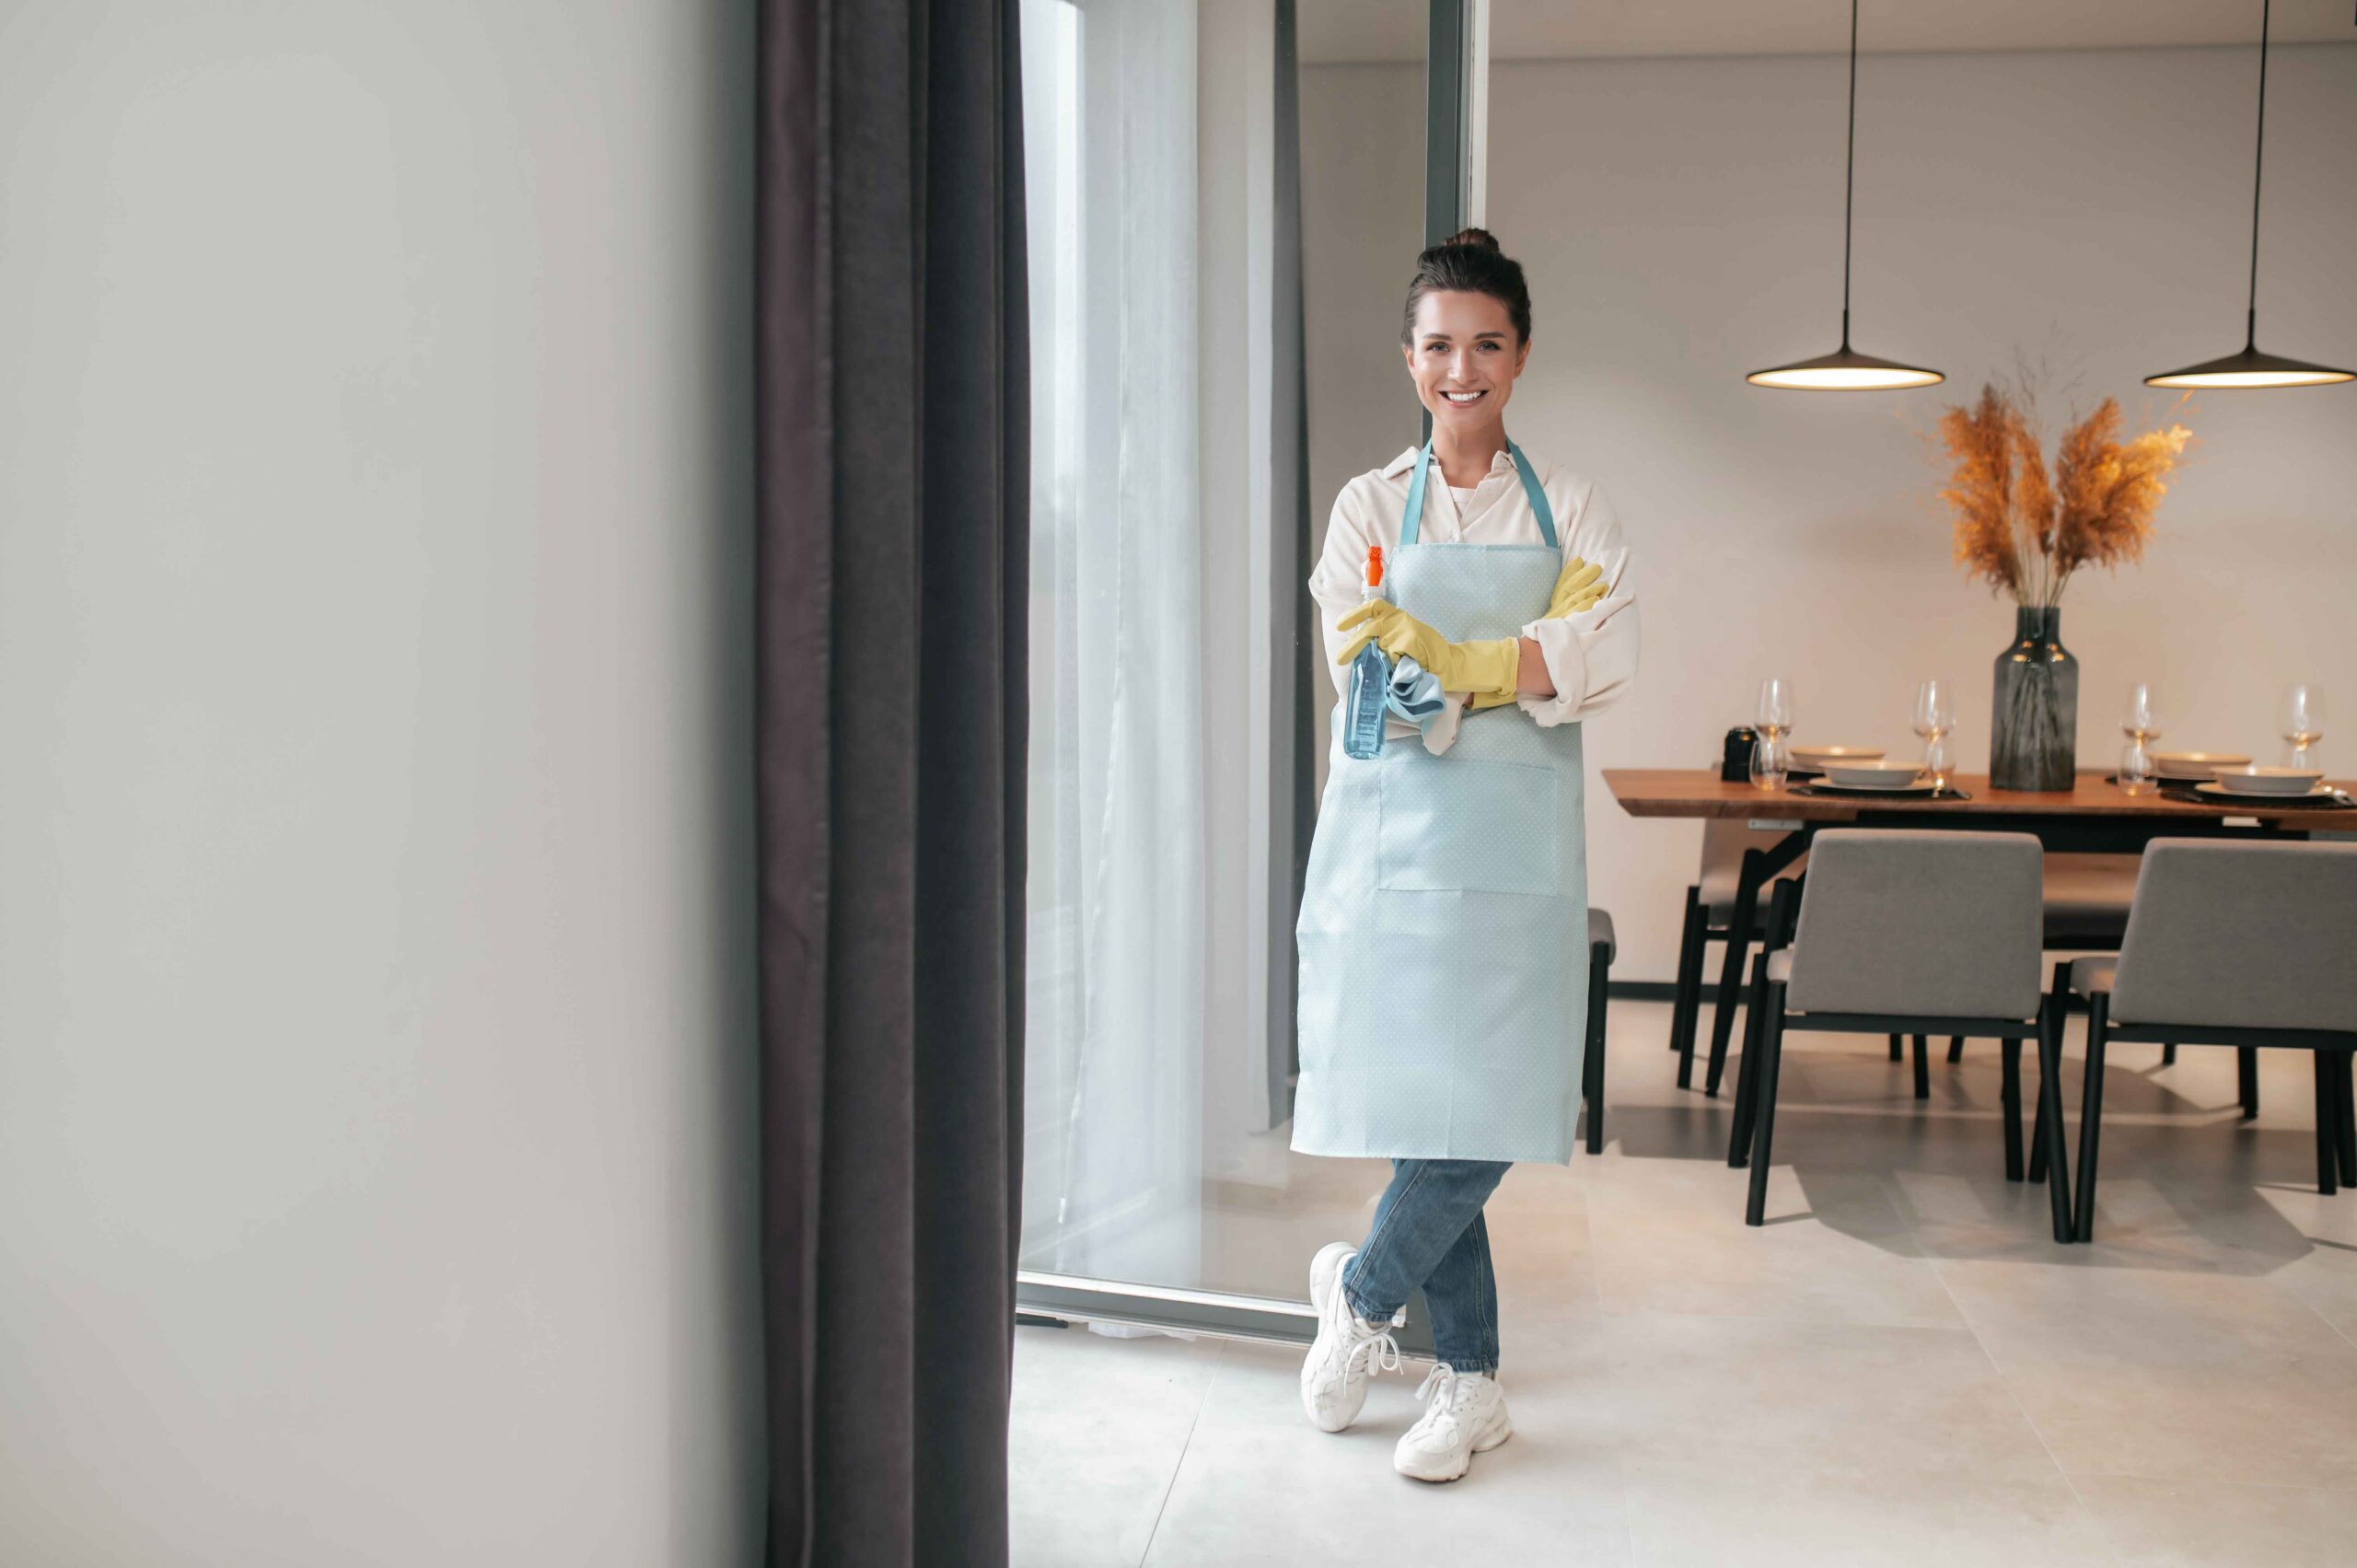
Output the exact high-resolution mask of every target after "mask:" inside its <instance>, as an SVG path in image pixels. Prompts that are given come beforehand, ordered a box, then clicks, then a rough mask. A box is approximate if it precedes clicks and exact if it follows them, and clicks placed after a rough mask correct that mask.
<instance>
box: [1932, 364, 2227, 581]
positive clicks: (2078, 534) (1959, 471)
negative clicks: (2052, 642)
mask: <svg viewBox="0 0 2357 1568" xmlns="http://www.w3.org/2000/svg"><path fill="white" fill-rule="evenodd" d="M2179 406H2180V407H2182V406H2184V405H2183V404H2182V403H2180V405H2179ZM2122 424H2123V421H2122V418H2121V415H2120V412H2119V402H2118V401H2117V400H2115V399H2112V398H2106V399H2105V400H2104V401H2102V403H2101V404H2100V405H2098V406H2097V407H2096V411H2095V412H2093V413H2091V414H2089V415H2087V417H2086V418H2084V419H2083V420H2081V421H2079V422H2078V423H2077V424H2073V426H2072V427H2071V428H2070V429H2069V430H2068V431H2066V432H2065V433H2064V434H2063V436H2062V440H2061V445H2060V446H2059V447H2057V449H2056V451H2055V455H2054V467H2053V470H2052V471H2051V473H2050V474H2049V470H2048V469H2047V466H2046V459H2045V455H2044V452H2043V446H2044V442H2043V440H2042V436H2041V432H2040V430H2039V426H2038V407H2037V402H2036V400H2035V397H2034V396H2033V395H2032V393H2031V392H2030V390H2029V389H2028V388H2027V387H2026V385H2024V386H2021V387H2014V388H2007V389H1999V388H1997V387H1994V386H1984V387H1982V388H1981V389H1980V401H1977V402H1974V403H1972V404H1969V405H1965V406H1956V407H1951V408H1949V409H1948V410H1947V412H1945V413H1943V414H1942V415H1941V416H1940V441H1941V444H1942V445H1943V446H1944V447H1945V448H1946V451H1947V455H1948V459H1949V461H1950V463H1951V464H1952V465H1953V466H1952V468H1951V470H1950V472H1949V475H1948V482H1947V484H1946V485H1945V487H1944V488H1943V489H1942V490H1941V491H1940V496H1941V498H1942V499H1943V500H1945V501H1946V502H1947V504H1948V505H1949V507H1950V509H1951V510H1952V511H1953V512H1954V513H1955V514H1956V564H1958V565H1960V566H1962V567H1963V568H1964V569H1965V574H1966V575H1967V576H1968V577H1970V578H1972V579H1973V580H1974V581H1977V582H1985V583H1987V584H1988V585H1989V587H1990V590H1991V592H1997V591H2000V590H2002V591H2003V592H2004V593H2006V594H2007V595H2009V596H2011V597H2012V598H2013V599H2014V601H2015V602H2016V603H2019V604H2024V605H2030V606H2035V607H2038V608H2040V609H2051V608H2053V607H2054V606H2056V605H2058V604H2060V603H2061V599H2062V589H2063V587H2064V585H2066V584H2067V583H2069V582H2070V580H2071V575H2072V574H2073V572H2076V571H2078V570H2079V569H2080V568H2081V567H2083V566H2102V567H2106V568H2110V567H2116V566H2118V565H2119V563H2121V562H2123V561H2126V562H2134V561H2137V560H2140V559H2142V556H2143V553H2144V544H2145V541H2146V540H2149V539H2151V538H2152V537H2153V522H2154V515H2155V514H2156V513H2157V512H2158V511H2159V510H2160V505H2161V500H2162V498H2163V497H2164V496H2165V495H2166V494H2168V488H2169V478H2170V476H2171V475H2172V474H2173V473H2175V472H2176V470H2177V464H2178V463H2179V462H2181V461H2182V460H2183V459H2184V457H2185V453H2186V450H2187V448H2188V447H2189V446H2190V445H2191V443H2192V440H2193V433H2192V432H2191V431H2189V430H2188V429H2187V428H2186V427H2185V426H2184V425H2182V424H2170V425H2165V426H2164V427H2162V428H2160V429H2158V430H2148V431H2146V432H2144V433H2143V434H2142V435H2141V436H2136V437H2134V438H2133V439H2132V440H2129V441H2126V442H2122V441H2121V440H2120V439H2119V433H2120V430H2121V427H2122Z"/></svg>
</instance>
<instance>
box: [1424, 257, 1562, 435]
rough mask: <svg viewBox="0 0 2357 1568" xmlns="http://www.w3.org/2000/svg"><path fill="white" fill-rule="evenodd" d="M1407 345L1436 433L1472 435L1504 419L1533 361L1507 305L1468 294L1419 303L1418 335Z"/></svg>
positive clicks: (1439, 295)
mask: <svg viewBox="0 0 2357 1568" xmlns="http://www.w3.org/2000/svg"><path fill="white" fill-rule="evenodd" d="M1403 346H1404V352H1405V353H1406V354H1407V356H1408V374H1409V375H1410V376H1411V377H1414V378H1415V382H1416V397H1417V400H1418V401H1421V402H1422V404H1423V405H1424V407H1425V408H1427V409H1429V410H1430V411H1431V412H1432V416H1433V426H1434V429H1439V430H1450V431H1455V432H1461V433H1464V434H1467V435H1470V434H1472V433H1474V432H1476V431H1480V430H1483V429H1486V428H1488V427H1489V426H1491V425H1494V424H1497V423H1498V422H1499V421H1500V420H1501V419H1503V418H1504V414H1505V406H1506V400H1507V399H1508V398H1511V397H1512V396H1514V378H1515V377H1517V376H1519V375H1521V374H1522V364H1523V361H1524V360H1526V359H1527V358H1529V357H1530V345H1529V344H1528V343H1524V342H1522V341H1521V339H1520V338H1519V337H1518V336H1517V335H1516V333H1515V330H1514V318H1513V317H1512V316H1509V315H1508V314H1507V313H1506V307H1505V301H1504V300H1502V299H1500V298H1498V297H1497V296H1494V295H1488V294H1476V293H1473V292H1471V291H1469V290H1464V289H1434V290H1433V291H1432V292H1431V293H1430V294H1427V295H1425V296H1423V298H1422V299H1420V300H1418V301H1417V302H1416V331H1415V335H1414V336H1413V337H1412V338H1411V339H1410V340H1409V342H1408V343H1406V344H1405V345H1403Z"/></svg>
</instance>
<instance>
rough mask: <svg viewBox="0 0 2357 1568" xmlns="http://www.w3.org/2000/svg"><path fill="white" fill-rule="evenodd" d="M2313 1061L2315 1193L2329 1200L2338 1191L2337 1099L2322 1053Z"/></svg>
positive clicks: (2338, 1104) (2338, 1097)
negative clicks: (2314, 1087) (2314, 1076)
mask: <svg viewBox="0 0 2357 1568" xmlns="http://www.w3.org/2000/svg"><path fill="white" fill-rule="evenodd" d="M2313 1054H2314V1055H2315V1057H2316V1191H2319V1192H2321V1193H2323V1194H2324V1195H2325V1196H2326V1197H2328V1198H2329V1197H2331V1196H2332V1195H2333V1194H2334V1193H2336V1192H2338V1191H2340V1129H2339V1128H2338V1127H2337V1126H2336V1125H2335V1124H2336V1123H2337V1122H2339V1121H2340V1095H2339V1094H2338V1093H2336V1092H2335V1091H2334V1089H2333V1086H2332V1067H2331V1066H2330V1065H2329V1064H2328V1063H2327V1062H2326V1060H2325V1053H2324V1052H2323V1051H2316V1052H2314V1053H2313Z"/></svg>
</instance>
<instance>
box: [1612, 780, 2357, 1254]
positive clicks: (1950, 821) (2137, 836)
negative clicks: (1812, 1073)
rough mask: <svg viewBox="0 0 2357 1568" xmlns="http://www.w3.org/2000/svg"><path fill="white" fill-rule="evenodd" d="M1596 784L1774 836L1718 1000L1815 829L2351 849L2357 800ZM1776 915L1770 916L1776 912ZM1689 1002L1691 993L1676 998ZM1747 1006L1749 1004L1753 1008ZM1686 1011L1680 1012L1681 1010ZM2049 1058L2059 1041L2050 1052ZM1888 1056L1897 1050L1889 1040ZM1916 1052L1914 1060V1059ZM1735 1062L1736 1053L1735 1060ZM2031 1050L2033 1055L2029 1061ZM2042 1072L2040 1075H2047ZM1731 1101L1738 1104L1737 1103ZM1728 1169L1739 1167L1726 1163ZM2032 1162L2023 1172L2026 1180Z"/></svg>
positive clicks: (2107, 845)
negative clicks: (1777, 885) (1763, 909)
mask: <svg viewBox="0 0 2357 1568" xmlns="http://www.w3.org/2000/svg"><path fill="white" fill-rule="evenodd" d="M1604 782H1605V785H1606V787H1607V788H1608V789H1610V790H1611V791H1612V796H1613V798H1614V799H1615V800H1617V801H1619V802H1620V809H1621V810H1623V811H1625V812H1627V813H1628V814H1629V815H1630V816H1631V817H1637V818H1660V817H1667V818H1692V819H1698V820H1705V821H1708V820H1735V821H1740V822H1743V823H1745V824H1747V826H1748V827H1750V828H1751V829H1752V830H1755V831H1767V832H1781V833H1782V835H1783V836H1782V837H1781V838H1778V839H1775V840H1773V841H1772V842H1770V843H1768V844H1767V845H1766V846H1764V847H1761V848H1756V849H1747V850H1746V851H1744V854H1743V862H1742V866H1741V870H1740V873H1739V875H1738V877H1737V878H1736V896H1735V906H1734V909H1733V912H1732V913H1731V916H1730V918H1729V920H1728V922H1727V943H1726V959H1725V963H1724V966H1723V968H1722V969H1721V970H1720V977H1719V985H1720V987H1721V990H1720V994H1721V995H1722V996H1734V995H1737V994H1740V987H1741V986H1742V984H1743V966H1744V959H1745V956H1746V951H1747V947H1748V946H1749V940H1750V937H1751V935H1752V934H1753V933H1754V931H1755V929H1756V926H1757V922H1758V920H1759V894H1760V890H1761V889H1762V888H1764V887H1765V886H1766V885H1767V884H1768V883H1769V882H1770V881H1771V879H1773V878H1774V877H1776V876H1777V875H1778V873H1780V872H1782V871H1783V870H1785V869H1786V868H1787V867H1789V866H1790V865H1793V863H1794V862H1795V861H1797V860H1798V859H1800V857H1801V856H1802V855H1804V854H1807V853H1808V847H1809V844H1810V842H1811V841H1812V840H1814V839H1815V838H1816V836H1817V834H1818V833H1819V832H1821V831H1823V830H1825V829H1827V828H1868V829H1874V828H1898V829H1917V830H1921V829H1925V828H1935V829H1942V830H1952V831H1964V832H2008V833H2030V834H2034V835H2036V837H2037V838H2038V842H2039V843H2040V844H2041V845H2042V846H2043V847H2044V848H2045V849H2047V850H2048V851H2049V852H2053V853H2058V854H2142V853H2143V849H2144V846H2145V845H2146V844H2148V843H2150V842H2152V841H2153V840H2154V839H2159V838H2227V839H2256V840H2262V841H2265V840H2275V841H2293V840H2302V839H2313V838H2320V837H2321V838H2341V837H2357V795H2352V794H2351V791H2350V789H2349V786H2348V785H2347V784H2333V783H2330V782H2328V784H2327V785H2326V786H2325V787H2326V789H2327V790H2328V792H2329V793H2328V794H2325V795H2319V796H2310V797H2305V798H2302V797H2293V798H2290V799H2285V800H2282V801H2274V800H2265V799H2253V798H2249V797H2239V796H2238V797H2236V798H2235V799H2233V800H2230V801H2229V800H2219V801H2215V802H2213V801H2211V800H2208V799H2203V798H2200V797H2198V796H2195V795H2194V794H2193V793H2192V791H2191V789H2190V788H2189V786H2188V785H2186V784H2183V783H2182V782H2178V783H2175V784H2165V785H2159V786H2156V785H2154V784H2147V785H2145V786H2144V787H2142V788H2141V789H2139V790H2137V791H2136V792H2134V793H2132V794H2131V792H2130V791H2129V790H2128V789H2126V788H2124V787H2123V786H2121V785H2120V784H2119V783H2118V782H2117V780H2116V779H2114V778H2112V777H2110V776H2107V775H2106V774H2105V773H2103V772H2100V771H2099V770H2094V769H2081V770H2079V771H2078V772H2076V774H2075V776H2074V777H2073V781H2072V786H2071V787H2070V788H2069V789H2063V790H2011V789H2005V790H2001V789H1995V788H1992V787H1991V785H1990V783H1989V778H1988V775H1987V774H1985V773H1951V774H1949V775H1947V777H1946V781H1945V788H1943V789H1942V790H1941V791H1940V792H1939V794H1938V795H1937V796H1933V797H1930V798H1897V797H1891V798H1885V797H1881V796H1876V795H1875V794H1871V793H1865V792H1839V791H1835V790H1831V789H1827V788H1825V787H1824V786H1823V784H1822V783H1821V781H1820V780H1819V779H1817V778H1815V777H1808V776H1804V777H1802V778H1800V779H1797V780H1788V782H1787V783H1785V784H1781V785H1779V786H1777V787H1775V788H1772V789H1769V788H1762V787H1760V786H1759V784H1754V783H1752V782H1751V781H1750V780H1749V779H1743V780H1731V779H1728V778H1725V777H1724V775H1723V774H1722V773H1721V772H1720V771H1719V769H1717V768H1714V767H1713V768H1607V769H1605V770H1604ZM1781 907H1782V906H1781V905H1780V908H1781ZM1790 935H1791V933H1790V932H1771V933H1768V934H1767V937H1768V940H1769V941H1770V943H1771V945H1772V944H1773V943H1774V942H1776V941H1778V940H1784V939H1789V937H1790ZM1681 990H1688V991H1690V990H1691V988H1689V987H1681ZM1690 1005H1691V1003H1690V1001H1689V1006H1690ZM1754 1005H1755V1006H1756V1005H1758V1001H1757V998H1756V997H1755V998H1754ZM1734 1018H1735V1009H1734V1008H1733V1007H1731V1006H1722V1007H1720V1008H1718V1009H1717V1011H1716V1015H1715V1018H1714V1021H1713V1027H1712V1035H1711V1062H1712V1069H1713V1070H1712V1074H1711V1081H1712V1084H1713V1087H1714V1088H1715V1086H1716V1084H1717V1082H1718V1070H1719V1068H1720V1066H1721V1064H1723V1063H1724V1062H1725V1060H1726V1051H1727V1046H1728V1043H1729V1041H1728V1030H1729V1028H1731V1026H1732V1025H1733V1022H1734ZM1672 1032H1673V1036H1674V1037H1677V1038H1678V1041H1679V1043H1680V1045H1681V1049H1682V1054H1683V1055H1684V1058H1685V1060H1684V1061H1683V1062H1682V1063H1680V1066H1679V1074H1678V1082H1679V1085H1680V1086H1686V1085H1687V1084H1688V1083H1689V1082H1690V1078H1691V1074H1692V1069H1693V1053H1694V1030H1693V1020H1692V1018H1691V1016H1690V1015H1689V1016H1687V1017H1686V1018H1685V1020H1684V1027H1683V1028H1682V1029H1679V1028H1673V1031H1672ZM2056 1044H2057V1047H2058V1048H2059V1044H2060V1042H2059V1040H2058V1041H2057V1042H2056ZM1893 1045H1894V1048H1895V1047H1896V1045H1897V1038H1896V1037H1893ZM1921 1049H1922V1046H1921V1042H1920V1041H1919V1042H1918V1050H1919V1051H1921ZM1746 1054H1747V1057H1748V1052H1747V1053H1746ZM2042 1055H2043V1047H2041V1056H2042ZM2049 1066H2050V1064H2049ZM1738 1098H1739V1099H1740V1098H1741V1095H1740V1093H1738ZM1738 1114H1740V1112H1738ZM2038 1128H2039V1137H2038V1145H2039V1153H2040V1154H2041V1156H2042V1155H2044V1154H2045V1153H2046V1151H2047V1149H2048V1148H2049V1146H2050V1147H2051V1148H2052V1149H2054V1150H2057V1151H2059V1150H2060V1148H2061V1096H2060V1093H2059V1092H2058V1090H2057V1088H2056V1086H2055V1084H2054V1081H2053V1074H2052V1073H2051V1071H2048V1072H2046V1073H2043V1074H2040V1079H2039V1085H2038ZM1729 1163H1730V1164H1741V1163H1743V1161H1742V1159H1741V1158H1740V1157H1739V1156H1736V1155H1734V1154H1731V1155H1730V1156H1729ZM2044 1164H2046V1161H2045V1160H2044V1159H2043V1158H2041V1159H2039V1160H2038V1161H2037V1162H2036V1164H2035V1165H2034V1166H2033V1168H2032V1176H2031V1179H2033V1180H2035V1179H2038V1167H2042V1166H2043V1165H2044ZM2053 1175H2054V1177H2055V1179H2054V1180H2053V1181H2052V1182H2050V1183H2049V1196H2050V1198H2051V1201H2052V1203H2053V1207H2054V1226H2055V1230H2054V1235H2055V1239H2056V1240H2058V1241H2061V1240H2068V1239H2069V1237H2070V1234H2071V1222H2070V1220H2069V1218H2068V1211H2069V1202H2070V1201H2069V1198H2068V1196H2067V1195H2066V1193H2065V1191H2064V1182H2063V1179H2062V1178H2063V1172H2062V1169H2061V1163H2060V1156H2059V1153H2058V1154H2057V1155H2056V1156H2055V1169H2054V1172H2053Z"/></svg>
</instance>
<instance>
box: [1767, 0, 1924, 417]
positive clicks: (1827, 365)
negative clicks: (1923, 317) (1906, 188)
mask: <svg viewBox="0 0 2357 1568" xmlns="http://www.w3.org/2000/svg"><path fill="white" fill-rule="evenodd" d="M1857 186H1858V0H1850V165H1849V173H1848V176H1847V177H1846V179H1845V180H1844V183H1843V185H1842V191H1841V346H1840V348H1838V349H1836V350H1834V351H1833V352H1832V353H1831V354H1819V355H1818V356H1817V358H1815V359H1804V360H1801V361H1800V362H1798V363H1797V364H1794V365H1779V366H1775V367H1774V368H1772V369H1769V370H1755V371H1753V372H1752V373H1751V374H1750V375H1748V376H1747V377H1744V379H1745V380H1747V381H1748V382H1750V383H1751V384H1752V385H1753V386H1755V387H1779V388H1782V389H1787V390H1790V391H1799V392H1887V391H1896V390H1898V389H1900V388H1904V387H1929V386H1932V385H1933V384H1934V383H1935V382H1939V381H1945V380H1946V379H1947V377H1945V376H1943V375H1941V374H1940V373H1939V372H1938V371H1936V370H1919V369H1917V368H1916V367H1915V366H1911V365H1900V364H1898V362H1896V361H1894V360H1888V359H1876V358H1875V356H1874V355H1873V354H1860V353H1858V352H1857V351H1856V350H1855V349H1853V348H1852V347H1851V346H1850V215H1851V213H1852V210H1853V209H1854V208H1855V207H1856V205H1857Z"/></svg>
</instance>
